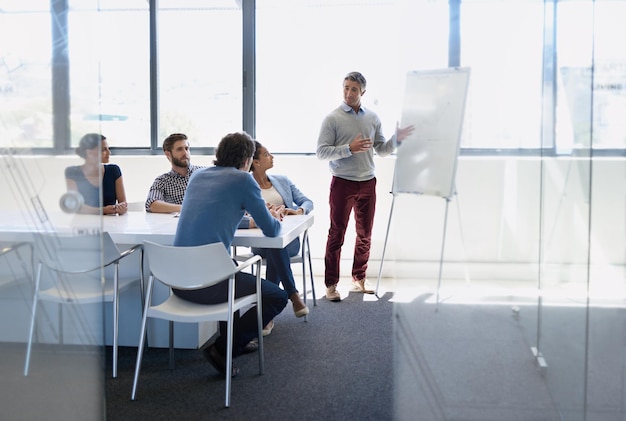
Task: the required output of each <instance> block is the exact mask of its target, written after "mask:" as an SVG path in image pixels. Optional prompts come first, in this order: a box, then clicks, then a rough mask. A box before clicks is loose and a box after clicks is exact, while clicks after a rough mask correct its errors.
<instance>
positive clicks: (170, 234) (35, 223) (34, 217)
mask: <svg viewBox="0 0 626 421" xmlns="http://www.w3.org/2000/svg"><path fill="white" fill-rule="evenodd" d="M2 214H3V218H2V220H1V222H0V241H4V242H14V241H28V240H30V239H31V238H32V234H33V233H34V232H58V233H59V234H70V233H72V234H85V233H94V232H98V231H106V232H108V233H109V234H111V237H112V238H113V241H115V243H117V244H138V243H141V242H143V241H144V240H148V241H153V242H155V243H161V244H172V243H173V241H174V235H175V234H176V227H177V226H178V218H177V217H175V216H174V214H169V213H167V214H163V213H148V212H127V213H126V214H124V215H104V216H98V215H79V214H67V213H63V212H61V211H59V212H53V213H50V212H46V213H42V214H38V213H27V214H24V213H19V212H11V213H8V214H7V213H5V212H2ZM312 225H313V215H312V214H309V215H289V216H286V217H285V218H284V219H283V221H282V223H281V226H282V227H281V231H280V233H279V235H278V236H276V237H266V236H265V235H263V232H261V230H260V229H259V228H252V229H240V230H237V231H236V232H235V238H234V239H233V244H232V245H233V246H243V247H260V248H284V247H286V246H287V245H288V244H289V243H290V242H292V241H293V240H294V239H296V238H297V237H298V236H299V235H300V234H302V233H303V232H304V231H305V230H306V229H308V228H310V227H311V226H312Z"/></svg>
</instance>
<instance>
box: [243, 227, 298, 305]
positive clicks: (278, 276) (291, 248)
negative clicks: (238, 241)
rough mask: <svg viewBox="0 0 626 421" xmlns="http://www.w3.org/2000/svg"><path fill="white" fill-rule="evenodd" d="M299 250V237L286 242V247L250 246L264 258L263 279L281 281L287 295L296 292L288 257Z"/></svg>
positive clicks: (277, 283)
mask: <svg viewBox="0 0 626 421" xmlns="http://www.w3.org/2000/svg"><path fill="white" fill-rule="evenodd" d="M299 251H300V239H299V238H296V239H295V240H293V241H292V242H291V243H289V244H287V247H285V248H284V249H266V248H261V249H260V248H256V247H253V248H252V253H254V254H258V255H259V256H261V257H263V258H264V259H265V262H266V266H267V270H266V272H265V279H267V280H268V281H270V282H273V283H275V284H276V285H279V284H281V283H282V284H283V289H284V290H285V291H286V292H287V296H290V295H291V294H293V293H296V292H298V288H296V281H295V279H294V277H293V271H292V270H291V262H290V260H289V258H290V257H291V256H295V255H297V254H298V252H299Z"/></svg>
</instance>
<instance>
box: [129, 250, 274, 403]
mask: <svg viewBox="0 0 626 421" xmlns="http://www.w3.org/2000/svg"><path fill="white" fill-rule="evenodd" d="M144 250H145V253H146V256H147V258H148V267H149V268H150V277H149V278H148V286H147V289H146V301H145V306H144V311H143V319H142V321H141V333H140V335H141V336H140V338H139V348H138V349H137V365H136V366H135V379H134V380H133V391H132V395H131V399H132V400H135V396H136V392H137V381H138V379H139V370H140V368H141V359H142V355H143V349H144V342H145V338H146V324H147V321H148V318H156V319H163V320H168V321H170V322H182V323H199V322H207V321H226V322H227V324H228V332H227V338H226V339H227V344H228V345H227V350H226V373H227V374H226V376H225V377H226V407H229V406H230V389H231V376H230V373H232V365H233V357H232V354H233V317H234V314H235V313H236V312H237V311H239V310H240V309H242V308H244V307H245V308H248V307H249V306H250V305H252V304H255V303H256V304H257V306H256V308H257V310H256V311H257V319H258V326H257V327H258V335H259V371H260V374H263V372H264V371H265V367H264V355H263V334H262V331H263V317H262V315H263V313H262V305H261V303H262V301H261V276H260V268H261V257H260V256H253V257H251V258H250V259H248V260H246V261H245V262H243V263H242V264H241V265H239V266H236V265H235V262H233V260H232V259H231V257H230V256H229V254H228V252H227V251H226V248H225V247H224V245H223V244H222V243H214V244H206V245H202V246H195V247H175V246H164V245H160V244H156V243H152V242H149V241H144ZM253 264H256V266H257V269H256V273H257V276H256V293H254V294H251V295H246V296H243V297H240V298H235V275H236V274H237V273H238V272H241V271H242V270H244V269H246V268H248V267H251V266H252V265H253ZM181 268H182V269H181ZM225 279H228V301H225V302H224V303H220V304H197V303H193V302H191V301H187V300H184V299H182V298H179V297H178V296H176V295H174V294H172V293H171V290H170V296H169V298H167V299H166V300H165V301H164V302H162V303H161V304H157V305H153V304H152V291H153V289H154V282H155V281H157V280H158V281H160V282H161V283H163V284H165V285H166V286H168V287H169V288H175V289H183V290H194V289H201V288H206V287H209V286H211V285H215V284H218V283H220V282H222V281H224V280H225ZM221 333H222V334H224V332H221ZM170 347H172V341H170ZM170 351H171V350H170ZM170 355H171V352H170Z"/></svg>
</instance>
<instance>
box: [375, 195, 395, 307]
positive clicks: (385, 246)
mask: <svg viewBox="0 0 626 421" xmlns="http://www.w3.org/2000/svg"><path fill="white" fill-rule="evenodd" d="M395 201H396V195H395V194H394V195H393V198H392V199H391V209H390V210H389V221H388V222H387V233H386V234H385V244H384V245H383V255H382V257H381V258H380V269H379V270H378V280H377V281H376V298H380V297H378V286H379V285H380V277H381V276H382V273H383V262H384V261H385V251H386V250H387V240H388V239H389V228H390V227H391V216H392V215H393V204H394V202H395Z"/></svg>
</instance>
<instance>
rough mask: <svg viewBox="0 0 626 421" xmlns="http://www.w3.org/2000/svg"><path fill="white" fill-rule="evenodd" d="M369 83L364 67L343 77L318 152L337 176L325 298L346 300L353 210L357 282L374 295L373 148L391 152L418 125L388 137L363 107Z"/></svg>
mask: <svg viewBox="0 0 626 421" xmlns="http://www.w3.org/2000/svg"><path fill="white" fill-rule="evenodd" d="M366 85H367V82H366V80H365V78H364V77H363V75H362V74H361V73H359V72H351V73H348V74H347V75H346V77H345V78H344V80H343V103H342V104H341V105H340V106H339V107H338V108H336V109H335V110H334V111H332V112H331V113H330V114H329V115H327V116H326V118H325V119H324V121H323V123H322V127H321V129H320V134H319V138H318V141H317V157H318V158H319V159H324V160H329V161H330V162H329V168H330V172H331V174H332V176H333V178H332V181H331V184H330V197H329V203H330V229H329V230H328V240H327V242H326V255H325V258H324V263H325V275H324V282H325V284H326V299H328V300H330V301H341V295H340V294H339V291H337V283H338V282H339V266H340V264H339V263H340V260H341V247H342V246H343V242H344V236H345V233H346V228H347V226H348V220H349V219H350V213H351V212H352V210H353V209H354V220H355V225H356V234H357V238H356V244H355V246H354V258H353V261H352V284H353V286H354V288H355V289H356V290H358V291H360V292H362V293H366V294H373V293H374V290H372V289H371V288H370V287H369V286H368V284H367V280H366V271H367V263H368V261H369V257H370V246H371V243H372V226H373V224H374V213H375V210H376V175H375V172H374V170H375V166H374V151H376V153H377V154H378V155H380V156H386V155H389V154H391V153H392V152H393V151H394V150H395V148H396V146H397V145H400V143H401V142H402V141H403V140H404V139H406V137H407V136H409V135H410V134H411V133H412V132H413V130H414V128H413V126H408V127H404V128H399V127H398V126H397V125H396V133H395V134H394V135H393V136H392V137H391V139H389V140H385V137H384V136H383V132H382V127H381V123H380V119H379V118H378V115H376V113H375V112H373V111H371V110H369V109H366V108H364V107H362V106H361V97H362V96H363V95H365V88H366Z"/></svg>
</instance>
